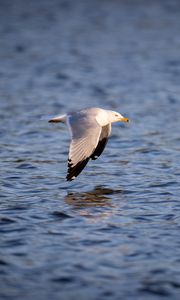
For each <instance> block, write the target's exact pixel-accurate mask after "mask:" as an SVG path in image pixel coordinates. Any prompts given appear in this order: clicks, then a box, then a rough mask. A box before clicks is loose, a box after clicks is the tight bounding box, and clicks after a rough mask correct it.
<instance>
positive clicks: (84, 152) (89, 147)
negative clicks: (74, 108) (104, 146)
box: [66, 112, 102, 180]
mask: <svg viewBox="0 0 180 300" xmlns="http://www.w3.org/2000/svg"><path fill="white" fill-rule="evenodd" d="M67 124H68V126H69V129H70V132H71V135H72V141H71V144H70V148H69V158H68V173H67V177H66V178H67V180H73V179H75V177H77V176H78V175H79V174H80V172H81V171H82V170H83V169H84V167H85V166H86V164H87V163H88V161H89V159H90V157H91V155H92V153H93V152H94V151H95V149H96V146H97V145H98V142H99V137H100V134H101V131H102V127H101V126H100V125H99V124H98V123H97V121H96V119H95V118H94V117H93V116H89V115H88V114H86V113H80V112H79V113H74V114H72V115H69V116H68V118H67Z"/></svg>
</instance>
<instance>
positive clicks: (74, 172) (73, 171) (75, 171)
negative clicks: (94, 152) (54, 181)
mask: <svg viewBox="0 0 180 300" xmlns="http://www.w3.org/2000/svg"><path fill="white" fill-rule="evenodd" d="M88 161H89V158H86V159H84V160H82V161H80V162H78V163H77V164H76V165H75V166H73V164H72V163H71V160H70V159H69V160H68V174H67V176H66V180H67V181H72V180H74V179H75V178H76V177H77V176H78V175H79V174H80V173H81V172H82V170H83V169H84V167H85V166H86V164H87V163H88Z"/></svg>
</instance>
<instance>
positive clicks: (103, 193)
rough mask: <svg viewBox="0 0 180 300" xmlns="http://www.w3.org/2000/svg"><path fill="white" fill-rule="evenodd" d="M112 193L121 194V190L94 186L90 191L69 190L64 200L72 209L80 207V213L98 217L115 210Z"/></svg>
mask: <svg viewBox="0 0 180 300" xmlns="http://www.w3.org/2000/svg"><path fill="white" fill-rule="evenodd" d="M114 194H119V195H122V190H113V189H110V188H106V187H103V186H96V187H95V188H94V189H93V190H92V191H87V192H81V193H80V192H69V193H68V194H67V196H65V198H64V201H65V202H66V203H67V204H68V205H71V206H73V208H74V209H80V215H82V216H85V217H88V218H93V219H99V218H102V217H107V216H109V215H111V214H113V212H114V210H116V203H114V202H113V195H114ZM101 208H102V209H101Z"/></svg>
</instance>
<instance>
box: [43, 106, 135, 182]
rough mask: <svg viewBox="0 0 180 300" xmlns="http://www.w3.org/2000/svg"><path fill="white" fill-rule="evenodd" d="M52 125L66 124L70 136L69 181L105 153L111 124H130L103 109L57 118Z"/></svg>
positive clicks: (78, 112) (121, 117)
mask: <svg viewBox="0 0 180 300" xmlns="http://www.w3.org/2000/svg"><path fill="white" fill-rule="evenodd" d="M49 122H50V123H58V122H62V123H66V124H67V126H68V128H69V131H70V134H71V139H72V140H71V143H70V147H69V157H68V171H67V177H66V179H67V181H71V180H74V179H75V178H76V177H77V176H78V175H79V174H80V173H81V171H82V170H83V169H84V167H85V166H86V164H87V163H88V161H89V160H90V159H92V160H95V159H97V158H98V157H99V156H100V155H101V153H102V152H103V150H104V148H105V146H106V144H107V141H108V137H109V135H110V133H111V123H114V122H129V119H128V118H125V117H123V116H122V115H121V114H120V113H118V112H115V111H111V110H105V109H101V108H87V109H83V110H80V111H77V112H72V113H67V114H64V115H60V116H56V117H54V118H52V119H50V120H49Z"/></svg>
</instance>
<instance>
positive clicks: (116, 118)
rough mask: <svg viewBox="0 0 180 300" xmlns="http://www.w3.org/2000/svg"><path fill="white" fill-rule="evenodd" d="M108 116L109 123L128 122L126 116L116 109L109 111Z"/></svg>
mask: <svg viewBox="0 0 180 300" xmlns="http://www.w3.org/2000/svg"><path fill="white" fill-rule="evenodd" d="M109 118H110V121H111V123H114V122H129V119H128V118H125V117H123V116H122V115H121V114H120V113H118V112H116V111H111V110H110V111H109Z"/></svg>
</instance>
